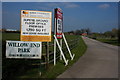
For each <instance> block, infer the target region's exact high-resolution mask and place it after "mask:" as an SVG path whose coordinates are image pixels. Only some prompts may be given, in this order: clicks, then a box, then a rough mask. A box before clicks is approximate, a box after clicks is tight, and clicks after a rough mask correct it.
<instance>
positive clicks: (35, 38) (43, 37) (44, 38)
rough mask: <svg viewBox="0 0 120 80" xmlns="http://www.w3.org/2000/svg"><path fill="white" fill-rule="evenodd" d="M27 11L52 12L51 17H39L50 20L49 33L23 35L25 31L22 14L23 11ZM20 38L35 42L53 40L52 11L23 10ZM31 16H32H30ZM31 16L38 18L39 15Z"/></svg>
mask: <svg viewBox="0 0 120 80" xmlns="http://www.w3.org/2000/svg"><path fill="white" fill-rule="evenodd" d="M23 11H26V12H43V13H50V18H43V17H39V18H40V19H49V20H50V23H49V24H50V31H49V35H48V36H46V35H23V34H22V33H23V31H22V27H23V26H22V25H23V24H22V18H24V17H23V16H22V12H23ZM20 16H21V18H20V30H21V31H20V34H21V35H20V40H21V41H33V42H51V36H52V35H51V34H52V12H50V11H35V10H21V13H20ZM29 18H30V17H29ZM31 18H37V17H31Z"/></svg>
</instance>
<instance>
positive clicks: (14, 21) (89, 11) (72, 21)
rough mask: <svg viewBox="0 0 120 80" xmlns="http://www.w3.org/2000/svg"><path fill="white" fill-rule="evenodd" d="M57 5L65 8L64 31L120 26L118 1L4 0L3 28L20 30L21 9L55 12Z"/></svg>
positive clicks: (100, 29) (99, 30)
mask: <svg viewBox="0 0 120 80" xmlns="http://www.w3.org/2000/svg"><path fill="white" fill-rule="evenodd" d="M56 7H60V8H61V9H62V10H63V15H64V26H63V30H64V32H66V31H71V30H76V29H82V28H90V29H91V30H92V31H93V32H105V31H108V30H111V29H112V28H117V27H118V3H117V2H56V3H55V2H3V3H2V13H3V14H2V21H3V24H2V25H3V28H6V29H17V30H20V10H38V11H51V12H53V14H54V8H56ZM53 20H54V19H53ZM52 28H54V24H52Z"/></svg>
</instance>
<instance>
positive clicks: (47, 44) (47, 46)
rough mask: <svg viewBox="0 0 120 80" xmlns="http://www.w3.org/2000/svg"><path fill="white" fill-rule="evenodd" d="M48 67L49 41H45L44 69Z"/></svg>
mask: <svg viewBox="0 0 120 80" xmlns="http://www.w3.org/2000/svg"><path fill="white" fill-rule="evenodd" d="M48 67H49V42H47V43H46V69H48Z"/></svg>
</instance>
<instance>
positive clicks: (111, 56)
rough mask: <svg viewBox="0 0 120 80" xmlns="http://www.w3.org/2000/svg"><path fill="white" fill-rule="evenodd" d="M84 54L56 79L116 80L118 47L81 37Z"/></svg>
mask: <svg viewBox="0 0 120 80" xmlns="http://www.w3.org/2000/svg"><path fill="white" fill-rule="evenodd" d="M83 40H84V41H85V43H86V44H87V46H88V48H87V51H86V52H85V54H84V55H83V56H82V57H81V58H80V59H79V60H78V61H77V62H76V63H74V64H73V66H72V67H70V68H69V69H68V70H66V71H65V72H64V73H62V74H61V75H59V76H58V77H57V78H118V47H117V46H113V45H109V44H106V43H102V42H99V41H96V40H93V39H90V38H87V37H83Z"/></svg>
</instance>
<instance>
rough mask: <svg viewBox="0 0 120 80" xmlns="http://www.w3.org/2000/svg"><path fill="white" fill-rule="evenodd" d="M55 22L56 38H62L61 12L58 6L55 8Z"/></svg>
mask: <svg viewBox="0 0 120 80" xmlns="http://www.w3.org/2000/svg"><path fill="white" fill-rule="evenodd" d="M55 18H56V19H55V20H56V21H55V22H56V36H57V38H58V39H61V38H62V32H63V12H62V10H61V9H60V8H56V9H55Z"/></svg>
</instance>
